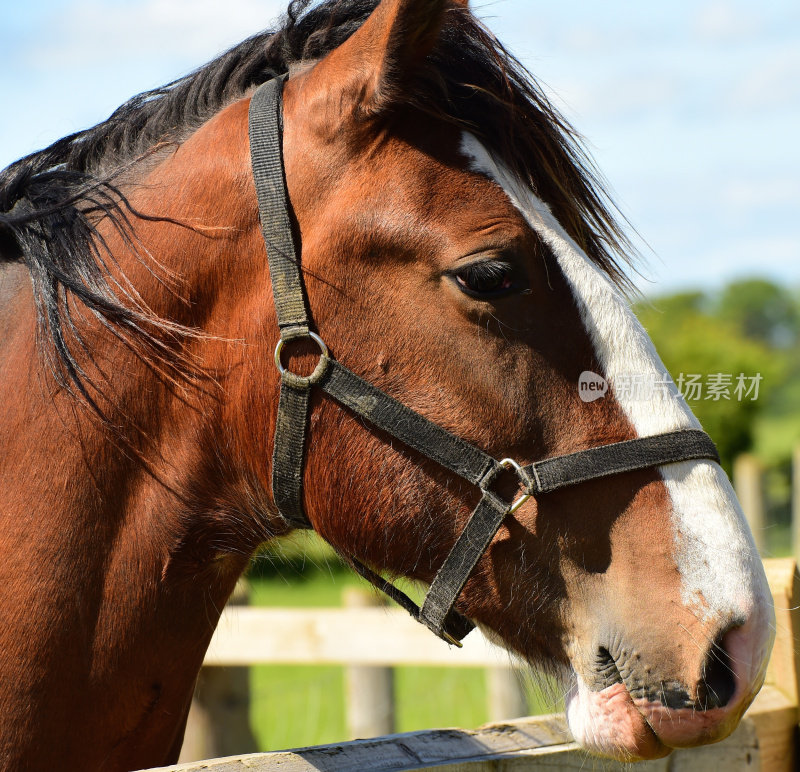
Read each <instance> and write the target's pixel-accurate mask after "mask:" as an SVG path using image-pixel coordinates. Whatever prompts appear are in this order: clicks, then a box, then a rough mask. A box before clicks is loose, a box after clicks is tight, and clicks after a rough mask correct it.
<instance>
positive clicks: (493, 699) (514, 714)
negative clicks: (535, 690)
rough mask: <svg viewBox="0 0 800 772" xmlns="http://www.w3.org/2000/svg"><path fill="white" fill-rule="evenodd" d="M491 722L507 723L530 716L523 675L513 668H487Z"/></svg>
mask: <svg viewBox="0 0 800 772" xmlns="http://www.w3.org/2000/svg"><path fill="white" fill-rule="evenodd" d="M486 692H487V694H486V700H487V706H488V708H489V721H506V720H507V719H510V718H522V717H523V716H527V715H528V696H527V694H526V693H525V686H524V683H523V680H522V673H520V672H519V671H518V670H517V669H516V668H513V667H503V666H498V667H489V668H486Z"/></svg>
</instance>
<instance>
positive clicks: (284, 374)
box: [275, 330, 330, 386]
mask: <svg viewBox="0 0 800 772" xmlns="http://www.w3.org/2000/svg"><path fill="white" fill-rule="evenodd" d="M300 338H311V340H313V341H314V343H316V344H317V345H318V346H319V362H317V366H316V367H315V368H314V372H313V373H311V375H297V374H296V373H293V372H292V371H291V370H288V369H287V368H286V367H284V366H283V362H281V353H282V352H283V347H284V345H286V344H287V343H289V342H290V341H293V340H299V339H300ZM329 362H330V356H329V353H328V347H327V346H326V345H325V341H323V340H322V338H320V337H319V335H317V334H316V333H315V332H311V331H310V330H309V331H308V332H303V333H301V334H294V335H289V336H287V337H283V336H281V338H280V340H279V341H278V345H277V346H275V367H277V368H278V372H279V373H280V374H281V378H283V379H284V380H287V381H290V382H292V384H293V385H298V386H310V385H312V384H314V383H317V382H318V381H319V380H320V378H322V376H323V375H324V373H325V371H326V370H327V369H328V363H329Z"/></svg>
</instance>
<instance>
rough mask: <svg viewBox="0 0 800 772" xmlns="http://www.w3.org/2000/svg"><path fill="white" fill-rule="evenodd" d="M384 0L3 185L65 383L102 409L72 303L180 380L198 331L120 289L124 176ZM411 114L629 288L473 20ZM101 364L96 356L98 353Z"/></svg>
mask: <svg viewBox="0 0 800 772" xmlns="http://www.w3.org/2000/svg"><path fill="white" fill-rule="evenodd" d="M377 2H378V0H323V2H321V3H319V4H314V3H313V2H312V0H294V2H292V3H291V4H290V6H289V9H288V11H287V13H286V15H285V17H284V19H283V22H282V25H281V27H280V28H279V29H278V30H275V31H266V32H262V33H260V34H258V35H255V36H254V37H251V38H249V39H247V40H245V41H244V42H242V43H240V44H239V45H237V46H235V47H234V48H232V49H231V50H229V51H228V52H226V53H224V54H222V55H221V56H220V57H218V58H217V59H215V60H213V61H212V62H210V63H209V64H207V65H205V66H203V67H201V68H200V69H198V70H196V71H195V72H193V73H191V74H189V75H187V76H185V77H183V78H180V79H179V80H176V81H173V82H172V83H170V84H168V85H166V86H164V87H162V88H159V89H155V90H153V91H147V92H144V93H143V94H139V95H138V96H135V97H133V98H132V99H130V100H129V101H128V102H126V103H125V104H123V105H122V106H121V107H120V108H119V109H118V110H116V111H115V112H114V113H113V115H111V117H110V118H108V120H106V121H104V122H103V123H100V124H98V125H97V126H95V127H93V128H90V129H87V130H85V131H81V132H77V133H76V134H72V135H70V136H68V137H65V138H63V139H61V140H59V141H57V142H55V143H54V144H52V145H51V146H50V147H48V148H46V149H44V150H41V151H39V152H36V153H33V154H31V155H29V156H27V157H25V158H22V159H20V160H19V161H17V162H16V163H14V164H12V165H11V166H9V167H8V168H7V169H5V170H4V171H2V172H0V264H2V263H3V262H22V263H24V264H26V265H27V266H28V268H29V270H30V273H31V278H32V282H33V287H34V297H35V300H36V304H37V310H38V315H39V328H40V336H41V337H42V339H43V342H45V344H47V343H49V344H50V345H49V346H47V349H48V351H49V352H50V356H49V359H50V362H51V364H52V365H53V367H54V371H55V373H56V376H57V377H58V379H59V381H60V382H61V383H62V384H64V385H66V386H68V387H70V388H72V389H77V390H78V391H79V392H80V393H81V394H82V395H83V396H84V397H85V398H86V399H87V400H88V401H89V402H90V403H91V404H92V405H94V407H95V408H97V405H96V404H95V403H94V401H93V399H92V397H91V396H90V394H89V392H88V391H87V387H86V381H87V379H86V374H85V372H84V371H83V370H82V368H81V366H80V364H79V363H78V361H77V360H76V358H75V356H74V354H73V350H72V349H73V348H74V346H75V345H80V344H81V340H80V336H79V335H78V333H77V330H76V328H75V326H74V324H73V321H72V317H71V313H70V306H71V305H72V302H68V301H69V300H70V298H71V299H72V300H77V301H79V302H80V303H81V304H83V305H84V306H85V307H86V308H88V309H89V310H90V311H91V312H92V313H94V314H95V315H96V316H97V317H98V318H99V319H100V321H101V322H102V323H103V324H105V325H107V326H108V327H109V328H111V329H112V330H113V331H114V332H115V334H117V335H119V336H121V337H122V338H123V339H124V340H125V341H126V342H127V343H128V344H129V345H131V346H132V347H133V348H134V350H136V351H137V352H138V353H140V354H141V356H142V357H143V358H144V359H145V361H147V362H149V363H150V364H151V365H153V366H155V367H157V369H159V370H160V371H161V372H167V373H168V374H171V375H172V376H174V377H179V378H180V377H187V372H188V371H190V370H191V366H190V363H188V362H187V361H186V360H184V359H183V358H182V357H181V355H180V354H178V353H176V351H178V350H179V349H180V345H176V342H177V343H178V344H179V341H180V339H181V338H185V337H186V336H192V335H196V334H197V331H193V330H189V329H187V328H182V327H180V326H179V325H176V324H174V323H172V322H170V321H169V320H164V319H160V318H158V317H155V316H154V315H153V314H152V313H148V310H147V309H145V308H142V306H141V304H140V302H138V301H137V299H136V297H135V295H134V294H133V293H132V292H129V291H128V290H127V289H126V288H125V287H124V286H120V284H118V283H115V282H114V281H113V279H111V278H110V276H109V271H108V267H107V263H108V262H109V261H113V256H112V255H110V254H108V251H107V250H105V249H104V244H103V242H102V239H101V237H100V236H99V234H98V232H97V230H96V228H95V225H94V223H96V222H97V220H98V218H99V217H100V216H103V217H106V218H108V219H110V221H111V222H112V223H113V224H114V225H115V227H116V228H117V229H118V231H120V232H121V233H122V234H123V236H124V237H125V238H126V239H127V240H128V242H129V243H131V244H134V245H135V230H134V227H133V225H134V222H135V220H136V219H137V218H147V219H159V218H158V217H157V215H158V213H155V215H156V216H155V217H154V216H152V215H151V214H150V213H147V214H143V213H140V212H136V211H134V210H133V209H132V207H131V206H130V205H129V203H128V201H127V199H126V197H125V195H124V192H123V190H122V189H121V187H122V185H121V183H120V184H117V183H118V181H119V180H120V177H121V175H122V174H123V173H124V172H126V171H127V170H129V169H130V168H131V166H132V165H133V164H135V163H136V161H137V160H139V159H141V158H142V156H145V155H147V154H148V152H149V151H151V150H152V149H153V148H156V147H158V146H161V145H163V143H175V142H180V141H182V140H183V139H185V138H186V136H188V135H189V134H190V133H191V132H193V131H195V130H196V129H197V128H198V127H199V126H201V125H202V124H203V123H204V122H205V121H206V120H208V119H209V118H210V117H212V116H213V115H214V114H216V113H217V112H219V111H220V110H221V109H222V108H223V107H225V106H226V105H227V104H230V103H231V102H233V101H235V100H237V99H239V98H241V97H243V96H245V95H246V94H247V93H248V92H249V91H250V90H251V89H252V88H254V87H255V86H257V85H258V84H260V83H263V82H265V81H266V80H269V79H271V78H274V77H276V76H277V75H282V74H284V73H287V72H288V71H289V68H290V66H291V65H292V64H294V63H297V62H301V61H308V60H314V59H318V58H320V57H322V56H324V55H325V54H326V53H328V52H329V51H331V50H333V49H334V48H336V47H337V46H339V45H340V44H341V43H342V42H344V41H345V40H346V39H347V38H348V37H349V36H350V35H351V34H352V33H353V32H354V31H355V30H357V29H358V28H359V27H360V26H361V25H362V24H363V22H364V20H365V19H366V18H367V16H368V15H369V14H370V12H371V11H372V10H373V9H374V8H375V6H376V5H377ZM412 92H413V93H410V94H408V95H407V102H408V103H409V104H413V105H414V106H416V107H417V108H420V109H423V110H425V111H427V112H429V113H431V114H434V115H435V116H437V117H438V118H440V119H443V120H446V121H449V122H451V123H455V124H457V125H458V126H460V127H462V128H464V129H468V130H469V131H471V132H472V133H474V134H476V135H477V136H478V137H479V138H480V139H481V141H482V142H483V143H484V144H485V145H487V146H488V148H489V149H490V150H491V151H492V152H493V153H495V154H497V155H498V156H499V157H500V158H501V159H502V160H503V161H504V162H505V163H506V165H507V166H509V167H510V168H511V169H512V170H514V171H515V172H516V173H517V174H519V175H521V176H522V178H523V179H526V180H527V181H529V182H530V184H531V185H532V186H533V187H534V189H536V190H537V192H538V194H539V195H540V197H541V198H542V199H544V200H545V201H547V202H548V204H549V205H550V206H551V207H552V209H553V211H554V213H555V214H556V216H557V217H558V219H559V220H560V221H561V223H562V225H564V227H565V228H566V229H567V231H568V232H569V233H570V235H571V236H572V237H573V238H574V239H575V240H576V242H577V243H578V244H580V245H581V246H582V247H583V248H584V250H585V251H586V253H587V254H588V255H589V256H590V257H591V258H592V259H593V260H594V261H595V262H596V263H597V264H598V265H599V266H600V267H602V268H603V269H604V270H605V271H606V272H607V273H608V274H609V275H610V276H611V277H612V278H614V279H615V280H616V281H617V282H619V283H621V284H624V283H625V279H624V275H623V272H622V270H621V268H620V262H619V259H620V258H621V259H622V261H623V262H624V261H626V260H627V255H629V254H630V253H631V249H630V244H629V243H628V241H627V239H626V238H625V236H624V234H623V233H622V231H621V229H620V228H619V227H618V225H617V223H616V222H615V219H614V216H613V214H612V211H613V206H612V205H611V204H610V199H609V198H608V196H607V195H606V193H605V191H604V189H603V185H602V184H601V182H600V180H599V178H598V176H597V174H596V173H595V171H594V168H593V166H592V164H591V162H590V160H589V159H588V157H587V155H586V154H585V153H584V151H583V150H582V149H581V146H580V142H579V140H578V137H577V135H576V133H575V132H574V131H573V129H572V128H571V127H570V126H569V124H567V123H566V121H565V120H564V119H563V118H562V117H561V116H560V115H559V114H558V112H557V111H556V110H555V109H554V108H553V106H552V105H551V104H550V102H549V101H548V100H547V98H546V96H545V95H544V94H543V92H542V90H541V89H540V87H539V86H538V84H537V83H536V81H535V80H534V79H533V77H532V76H531V75H530V74H529V73H528V72H527V71H526V70H525V68H524V67H523V66H522V65H521V64H520V63H519V62H518V61H517V60H516V59H515V58H514V57H513V56H511V55H510V54H509V53H508V52H507V51H506V50H505V49H504V48H503V47H502V45H500V43H498V41H497V40H495V39H494V38H493V37H492V36H491V35H490V33H488V32H487V31H486V30H485V29H484V28H483V27H482V26H481V25H480V24H479V23H477V22H476V21H475V19H474V17H472V16H471V15H470V14H469V13H468V12H466V11H465V10H463V9H461V8H455V7H454V8H453V9H451V11H450V13H448V18H447V21H446V23H445V27H444V29H443V32H442V36H441V39H440V42H439V44H438V45H437V47H436V49H435V51H434V52H433V54H432V55H431V56H430V57H429V60H428V62H427V64H426V66H425V67H424V68H423V69H422V71H421V72H420V74H419V77H418V80H417V82H416V83H415V86H414V88H413V89H412ZM87 353H88V352H87Z"/></svg>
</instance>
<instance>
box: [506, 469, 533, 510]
mask: <svg viewBox="0 0 800 772" xmlns="http://www.w3.org/2000/svg"><path fill="white" fill-rule="evenodd" d="M499 463H500V466H502V467H503V469H513V470H514V471H515V472H516V473H517V477H519V480H520V482H521V483H522V486H523V488H525V489H528V488H529V487H530V484H531V481H530V480H529V479H528V475H527V474H525V470H524V469H523V468H522V467H521V466H520V465H519V464H518V463H517V462H516V461H514V459H513V458H504V459H503V460H502V461H500V462H499ZM530 497H531V494H530V493H523V494H522V495H521V496H520V497H519V498H518V499H516V500H515V501H514V503H513V504H512V505H511V509H509V510H508V513H509V514H513V513H514V512H516V511H517V510H518V509H519V508H520V507H521V506H522V505H523V504H524V503H525V502H526V501H527V500H528V499H529V498H530Z"/></svg>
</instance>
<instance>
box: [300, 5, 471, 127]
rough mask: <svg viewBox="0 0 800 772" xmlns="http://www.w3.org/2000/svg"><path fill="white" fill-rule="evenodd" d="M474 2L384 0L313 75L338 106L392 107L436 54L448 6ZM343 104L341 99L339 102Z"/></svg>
mask: <svg viewBox="0 0 800 772" xmlns="http://www.w3.org/2000/svg"><path fill="white" fill-rule="evenodd" d="M468 2H469V0H382V2H380V3H379V4H378V6H377V8H375V10H374V11H373V12H372V13H371V14H370V16H369V17H368V18H367V20H366V21H365V22H364V24H363V25H362V26H361V27H360V29H358V30H357V31H356V32H355V33H353V35H352V36H351V37H350V38H348V40H346V41H345V42H344V43H342V45H340V46H339V47H338V48H336V49H335V50H334V51H332V52H331V53H330V54H328V56H326V57H325V58H324V59H323V60H322V61H321V62H320V63H319V64H318V65H317V66H316V67H315V68H314V70H313V71H312V72H311V73H310V82H312V83H318V84H319V86H320V88H322V89H325V90H326V91H327V92H328V94H329V95H331V94H332V93H334V92H339V90H338V89H336V87H335V85H334V84H341V91H340V92H339V93H338V94H337V98H336V99H337V104H338V105H339V106H340V107H342V108H345V109H346V108H347V106H348V103H349V104H351V105H352V106H353V107H354V108H355V109H356V111H357V112H359V113H361V114H362V115H363V114H375V113H379V112H381V111H382V110H383V109H385V108H386V107H387V106H389V105H391V104H392V103H393V101H394V99H395V97H396V95H397V94H398V93H399V92H400V90H401V89H402V86H403V83H404V81H405V80H406V79H407V78H408V77H409V75H410V74H411V73H413V71H414V69H415V68H416V67H417V66H418V65H419V64H420V63H421V62H422V60H423V59H425V57H426V56H427V55H428V54H429V53H430V52H431V50H432V49H433V47H434V45H435V44H436V40H437V38H438V36H439V31H440V29H441V27H442V23H443V21H444V15H445V13H446V12H447V10H448V8H449V9H452V8H453V7H454V6H458V7H462V8H466V7H467V5H468ZM339 100H341V101H339Z"/></svg>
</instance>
